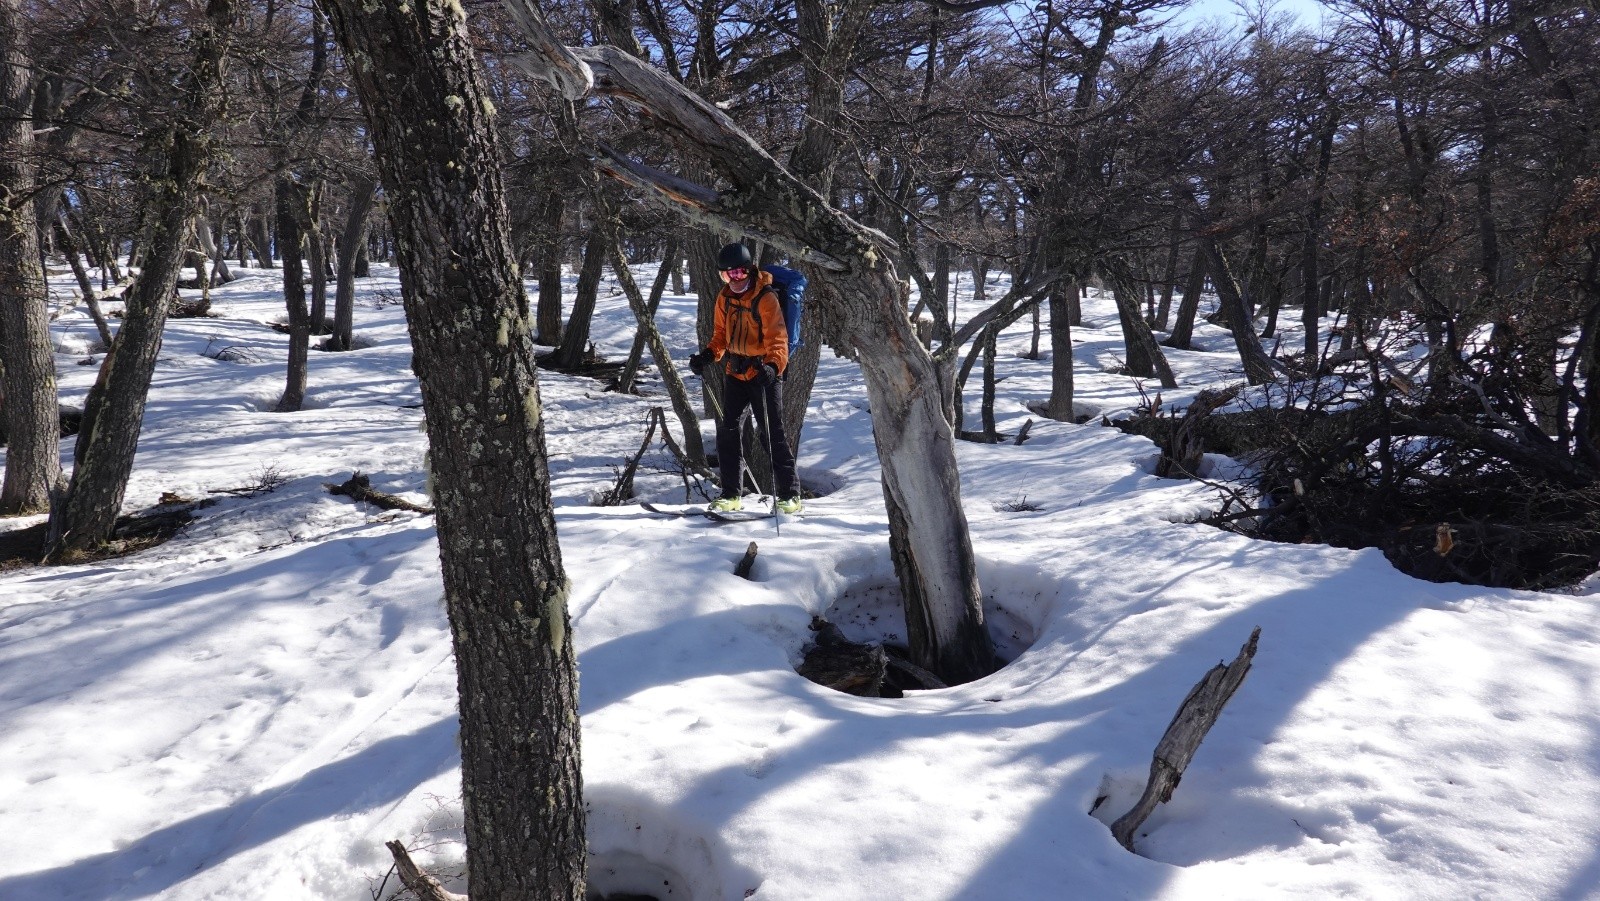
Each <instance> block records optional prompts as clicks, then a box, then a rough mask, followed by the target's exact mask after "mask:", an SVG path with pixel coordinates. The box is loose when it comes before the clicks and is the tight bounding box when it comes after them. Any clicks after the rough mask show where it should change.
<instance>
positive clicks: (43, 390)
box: [0, 0, 61, 515]
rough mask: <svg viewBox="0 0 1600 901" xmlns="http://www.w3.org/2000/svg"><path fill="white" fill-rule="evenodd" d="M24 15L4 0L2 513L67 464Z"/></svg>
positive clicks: (45, 489) (0, 0) (32, 500)
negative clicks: (39, 215)
mask: <svg viewBox="0 0 1600 901" xmlns="http://www.w3.org/2000/svg"><path fill="white" fill-rule="evenodd" d="M24 23H25V19H24V16H23V13H22V9H21V3H20V0H0V425H3V426H4V430H5V434H6V438H7V447H6V457H5V461H6V475H5V482H4V483H3V485H0V515H11V514H16V513H32V512H37V511H42V510H45V509H46V508H48V507H49V505H50V488H51V487H52V486H53V485H54V484H55V481H56V478H57V477H58V476H59V475H60V472H61V421H60V418H59V416H60V414H59V412H58V410H57V407H56V404H57V397H56V361H55V352H54V349H53V347H52V346H51V344H50V313H49V306H48V299H47V294H46V289H45V280H44V267H43V265H42V264H41V261H40V257H39V237H38V236H39V231H38V228H37V225H36V219H35V216H36V211H35V209H34V203H33V194H34V187H35V186H34V166H33V152H34V141H33V127H34V124H33V119H32V117H31V115H30V109H31V102H30V100H29V95H30V90H29V84H28V82H29V79H30V70H29V60H28V56H27V45H26V43H25V42H26V37H25V30H24Z"/></svg>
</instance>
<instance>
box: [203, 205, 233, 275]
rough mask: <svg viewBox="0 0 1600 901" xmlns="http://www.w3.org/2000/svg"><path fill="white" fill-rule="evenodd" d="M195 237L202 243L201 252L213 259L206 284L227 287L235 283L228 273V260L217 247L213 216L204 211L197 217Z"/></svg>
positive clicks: (230, 273)
mask: <svg viewBox="0 0 1600 901" xmlns="http://www.w3.org/2000/svg"><path fill="white" fill-rule="evenodd" d="M194 237H195V240H196V241H198V242H200V250H201V251H203V252H204V253H205V255H206V256H207V257H209V258H210V259H211V272H210V273H208V274H207V275H206V276H205V279H204V283H205V284H209V285H213V286H215V285H226V284H227V283H228V282H231V281H233V273H232V272H229V271H228V258H227V257H226V256H225V255H224V254H223V253H222V248H221V247H218V246H217V241H216V238H215V237H213V236H212V233H211V216H210V214H209V213H207V212H206V211H204V210H202V211H201V213H200V215H198V216H196V217H195V221H194Z"/></svg>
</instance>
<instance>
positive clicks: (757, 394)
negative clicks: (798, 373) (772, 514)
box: [717, 376, 795, 497]
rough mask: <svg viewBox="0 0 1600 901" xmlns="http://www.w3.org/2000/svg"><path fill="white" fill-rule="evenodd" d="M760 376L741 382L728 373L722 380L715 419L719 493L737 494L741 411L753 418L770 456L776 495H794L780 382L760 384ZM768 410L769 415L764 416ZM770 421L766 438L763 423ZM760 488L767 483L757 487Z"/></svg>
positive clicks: (741, 451)
mask: <svg viewBox="0 0 1600 901" xmlns="http://www.w3.org/2000/svg"><path fill="white" fill-rule="evenodd" d="M760 381H761V380H760V379H759V378H755V379H750V380H749V381H743V380H740V379H736V378H733V377H732V376H729V377H728V378H725V379H723V380H722V386H723V387H722V418H721V419H719V420H717V466H718V468H719V469H721V470H722V496H723V497H738V496H739V495H740V494H743V493H744V492H743V491H742V490H741V486H740V475H741V470H742V469H743V468H744V467H743V464H744V441H743V432H742V430H741V429H740V427H739V420H740V419H742V418H743V417H744V412H745V410H747V409H748V410H749V411H750V415H751V416H752V417H754V419H755V427H756V434H758V435H760V436H761V443H762V444H763V445H764V446H765V447H766V448H767V453H768V455H769V456H771V457H772V474H773V476H774V477H775V479H776V481H777V483H778V497H790V496H792V495H793V494H795V486H794V451H792V450H790V449H789V437H788V436H787V435H785V434H784V432H783V381H782V380H781V379H779V380H777V381H774V382H772V383H771V384H770V385H766V386H762V385H761V384H760ZM768 411H770V412H771V414H772V415H771V416H768V415H766V413H767V412H768ZM768 423H771V424H772V432H771V435H770V439H771V440H770V441H769V440H768V439H769V436H768V433H767V424H768ZM761 487H762V489H763V490H765V489H766V487H767V486H765V485H763V486H761Z"/></svg>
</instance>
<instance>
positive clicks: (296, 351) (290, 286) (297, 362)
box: [274, 177, 311, 413]
mask: <svg viewBox="0 0 1600 901" xmlns="http://www.w3.org/2000/svg"><path fill="white" fill-rule="evenodd" d="M274 194H275V195H276V198H277V199H276V201H275V207H276V209H277V218H278V250H279V252H280V253H282V254H283V304H284V307H285V309H286V310H287V312H288V314H289V363H288V366H287V367H286V369H285V377H284V386H283V396H282V397H280V398H278V405H277V407H276V408H275V411H276V412H278V413H298V412H299V411H300V408H301V407H303V406H305V401H306V367H307V365H308V364H309V359H308V358H309V356H310V348H311V311H310V310H308V309H306V283H305V260H304V259H303V258H302V256H301V248H302V246H303V243H304V236H303V235H302V234H301V232H300V221H301V219H302V218H303V213H304V206H305V204H306V192H305V189H304V188H303V187H301V186H300V185H297V184H295V183H294V182H293V181H291V180H290V179H288V178H286V177H285V178H279V179H278V182H277V185H276V187H275V188H274Z"/></svg>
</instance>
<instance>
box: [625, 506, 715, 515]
mask: <svg viewBox="0 0 1600 901" xmlns="http://www.w3.org/2000/svg"><path fill="white" fill-rule="evenodd" d="M639 506H641V507H643V508H644V509H645V511H646V512H649V513H654V514H656V515H657V516H705V515H706V514H707V513H710V512H711V511H710V510H709V509H707V508H705V507H683V508H681V509H669V508H667V507H657V506H656V505H655V504H640V505H639Z"/></svg>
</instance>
